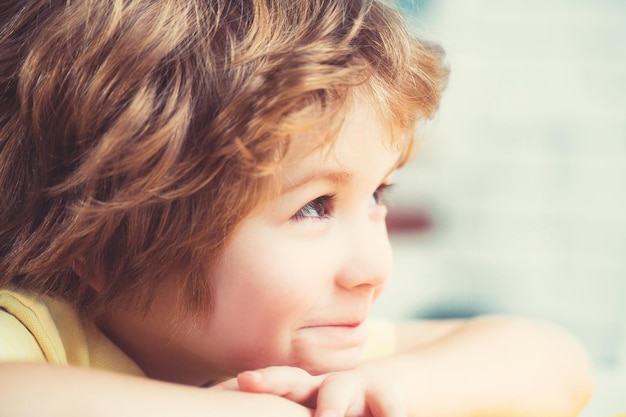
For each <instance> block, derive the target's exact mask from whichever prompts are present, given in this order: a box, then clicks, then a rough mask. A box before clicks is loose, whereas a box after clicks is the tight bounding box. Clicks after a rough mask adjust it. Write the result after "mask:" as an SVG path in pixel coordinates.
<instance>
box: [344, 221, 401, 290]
mask: <svg viewBox="0 0 626 417" xmlns="http://www.w3.org/2000/svg"><path fill="white" fill-rule="evenodd" d="M365 223H366V224H362V223H361V224H355V225H354V226H353V227H351V228H349V229H348V230H346V231H345V232H344V233H345V239H344V242H345V246H344V247H343V250H342V255H343V259H342V263H341V267H340V269H339V270H338V272H337V275H336V279H335V281H336V283H337V285H339V286H341V287H343V288H346V289H353V288H357V287H363V288H365V287H368V288H372V289H375V290H380V289H382V288H383V287H384V286H385V285H386V284H387V281H388V280H389V277H390V275H391V268H392V253H391V244H390V242H389V236H388V235H387V227H386V225H385V222H384V220H383V221H382V222H381V221H377V222H371V221H370V222H365Z"/></svg>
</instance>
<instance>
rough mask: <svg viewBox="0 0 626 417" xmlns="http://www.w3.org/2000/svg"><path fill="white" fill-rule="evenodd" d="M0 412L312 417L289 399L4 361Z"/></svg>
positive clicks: (24, 416)
mask: <svg viewBox="0 0 626 417" xmlns="http://www.w3.org/2000/svg"><path fill="white" fill-rule="evenodd" d="M0 375H1V377H0V416H21V417H30V416H33V417H57V416H58V417H61V416H63V417H101V416H102V417H104V416H107V417H108V416H119V417H124V416H129V417H131V416H132V417H142V416H146V417H160V416H167V417H171V416H185V417H191V416H225V415H228V416H233V417H236V416H242V417H244V416H246V417H247V416H255V417H256V416H268V417H269V416H286V417H287V416H289V417H311V415H312V412H311V410H309V409H307V408H305V407H303V406H300V405H299V404H296V403H294V402H291V401H288V400H286V399H284V398H281V397H277V396H272V395H266V394H250V393H244V392H236V391H227V390H219V389H206V388H196V387H188V386H183V385H176V384H170V383H165V382H158V381H153V380H149V379H145V378H138V377H129V376H126V375H119V374H114V373H109V372H103V371H94V370H89V369H83V368H74V367H65V366H63V367H62V366H56V365H49V364H35V363H0Z"/></svg>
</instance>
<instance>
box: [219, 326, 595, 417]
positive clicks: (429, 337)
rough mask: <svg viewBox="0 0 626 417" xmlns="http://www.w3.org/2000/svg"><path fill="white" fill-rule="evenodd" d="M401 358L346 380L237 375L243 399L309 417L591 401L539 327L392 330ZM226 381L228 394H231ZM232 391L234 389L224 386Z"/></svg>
mask: <svg viewBox="0 0 626 417" xmlns="http://www.w3.org/2000/svg"><path fill="white" fill-rule="evenodd" d="M397 330H398V346H397V347H398V349H397V350H398V354H397V355H396V356H393V357H390V358H386V359H381V360H376V361H371V362H366V363H364V364H362V365H361V366H359V367H358V368H356V369H354V370H350V371H344V372H336V373H331V374H328V375H320V376H311V375H308V374H306V372H304V371H302V370H298V369H294V368H284V367H283V368H280V367H278V368H268V369H265V370H259V372H256V373H253V374H254V377H253V375H251V374H250V373H243V374H241V375H240V376H239V378H238V380H237V381H236V383H237V385H238V386H239V388H240V389H242V390H245V391H252V392H270V393H274V394H277V395H281V396H284V397H285V398H288V399H291V400H293V401H297V402H301V403H304V404H307V401H310V400H311V398H316V401H317V402H316V403H314V404H310V405H312V406H313V405H314V406H315V407H316V408H317V411H316V416H320V415H321V414H322V411H323V410H328V409H332V410H335V411H336V414H338V415H344V414H348V415H352V414H355V415H362V414H365V415H368V416H374V417H392V416H396V415H401V414H400V413H401V412H400V411H399V410H406V412H407V414H408V415H409V416H423V415H424V416H429V417H452V416H481V417H490V416H493V417H502V416H507V417H514V416H523V417H533V416H537V417H572V416H575V415H577V414H578V413H579V412H580V410H581V409H582V408H583V406H584V404H585V403H586V402H587V400H588V399H589V396H590V393H591V383H590V369H589V365H588V361H587V357H586V354H585V353H584V351H583V350H582V349H581V347H580V346H579V344H578V343H577V342H576V341H575V340H574V339H572V338H571V337H570V336H569V335H568V334H566V333H564V332H563V331H561V330H560V329H557V328H555V327H553V326H550V325H547V324H543V323H540V322H534V321H528V320H521V319H513V318H503V317H484V318H476V319H472V320H458V321H423V322H409V323H404V324H401V325H399V326H398V329H397ZM233 382H234V381H230V382H229V383H228V384H233ZM231 386H232V385H231Z"/></svg>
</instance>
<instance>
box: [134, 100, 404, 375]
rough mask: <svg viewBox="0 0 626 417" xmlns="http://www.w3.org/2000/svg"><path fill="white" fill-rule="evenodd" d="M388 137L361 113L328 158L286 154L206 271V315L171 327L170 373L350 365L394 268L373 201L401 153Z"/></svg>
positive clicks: (367, 112) (380, 208)
mask: <svg viewBox="0 0 626 417" xmlns="http://www.w3.org/2000/svg"><path fill="white" fill-rule="evenodd" d="M387 137H388V131H387V129H385V128H384V127H383V126H382V124H381V123H379V121H378V118H377V116H376V114H375V112H374V111H373V110H371V109H369V107H368V106H366V105H361V106H357V107H356V110H355V111H353V112H352V113H351V114H350V115H349V116H348V120H347V121H346V124H345V126H344V129H343V131H342V133H341V135H340V137H339V138H338V140H337V142H336V144H335V147H334V148H333V152H332V153H331V154H329V153H328V152H323V151H315V152H313V153H307V152H306V151H307V150H308V149H307V150H305V149H296V150H294V152H292V154H291V156H290V157H289V158H288V160H287V161H286V163H285V164H284V166H283V169H282V171H281V175H282V180H283V184H284V191H283V193H282V194H280V195H279V196H278V197H277V198H275V199H273V200H272V201H270V203H269V204H268V205H267V206H263V207H260V208H259V209H258V210H257V211H256V212H254V213H253V214H251V215H250V216H249V217H248V218H247V219H246V220H244V221H243V223H241V225H240V227H239V228H238V229H237V230H236V232H235V234H234V235H233V238H232V240H230V241H229V244H228V245H227V246H226V248H225V252H224V253H223V256H222V257H221V258H220V259H219V262H218V263H217V265H216V266H215V267H214V268H213V270H212V271H211V275H210V277H208V279H210V281H211V285H212V294H213V300H214V305H213V308H212V309H211V311H210V313H209V314H207V317H201V318H199V319H198V321H196V324H195V327H190V328H189V329H188V331H185V330H187V329H186V328H185V327H184V326H185V325H184V324H182V323H178V326H179V329H180V330H183V331H181V333H179V334H177V336H176V337H175V338H174V340H170V341H169V345H168V347H167V349H168V350H171V351H173V353H174V355H173V356H174V357H175V359H174V358H170V359H174V361H181V362H183V363H184V364H183V363H181V364H180V365H182V366H181V367H180V368H179V369H184V368H187V369H189V368H195V370H196V371H199V370H200V369H205V370H206V372H207V374H208V375H210V374H211V373H213V376H218V375H215V374H216V373H217V374H224V375H228V374H232V373H234V372H238V371H241V370H246V369H255V368H260V367H266V366H270V365H291V366H298V367H301V368H304V369H306V370H307V371H309V372H311V373H322V372H328V371H333V370H340V369H345V368H349V367H352V366H354V365H356V363H357V361H358V359H359V355H360V351H361V348H362V346H363V343H364V341H365V338H366V328H365V325H364V324H363V321H364V320H365V318H366V317H367V314H368V312H369V310H370V307H371V306H372V303H373V302H374V300H375V299H376V297H377V296H378V294H379V293H380V291H381V290H382V289H383V287H384V286H385V284H386V282H387V280H388V278H389V275H390V270H391V264H392V260H391V250H390V245H389V240H388V237H387V230H386V225H385V214H386V208H385V206H384V205H383V204H381V203H380V201H379V199H380V194H382V191H383V189H384V187H385V185H388V184H389V176H390V174H391V173H392V171H393V170H394V169H395V167H396V164H397V161H398V158H399V152H396V151H392V150H390V149H388V148H387V147H386V146H385V145H384V144H383V142H385V141H386V139H387ZM311 138H313V135H311ZM311 142H312V140H309V141H308V143H311ZM329 155H330V156H329ZM303 156H304V158H303ZM155 304H158V303H155ZM156 308H157V309H159V308H160V309H161V311H153V314H150V316H151V317H154V318H155V319H153V320H151V323H152V324H149V325H150V326H151V327H152V326H156V327H157V328H153V329H152V331H156V332H159V331H161V332H162V333H163V332H165V331H166V330H165V329H162V330H159V328H158V326H161V327H165V326H164V325H163V324H161V322H159V319H158V318H157V317H159V316H160V317H161V318H163V317H167V311H164V310H165V308H166V307H156ZM155 313H156V314H155ZM147 324H148V323H145V324H144V325H147ZM144 329H145V328H144Z"/></svg>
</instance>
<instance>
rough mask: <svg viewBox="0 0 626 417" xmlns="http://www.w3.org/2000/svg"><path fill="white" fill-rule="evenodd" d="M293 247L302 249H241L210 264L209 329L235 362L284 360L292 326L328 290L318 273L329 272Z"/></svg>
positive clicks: (314, 307)
mask: <svg viewBox="0 0 626 417" xmlns="http://www.w3.org/2000/svg"><path fill="white" fill-rule="evenodd" d="M292 252H293V253H292ZM297 253H302V252H301V249H299V250H293V248H292V249H291V250H288V251H283V252H282V254H280V255H277V252H275V251H268V248H259V250H257V251H254V253H250V254H247V255H245V254H243V253H242V252H241V251H240V252H239V253H238V255H239V256H238V259H233V258H228V257H225V258H224V263H223V264H222V265H225V266H223V267H221V268H218V269H216V270H215V274H214V276H213V279H214V282H213V284H214V296H215V309H214V311H213V313H214V315H213V320H211V322H212V326H211V334H212V337H216V338H219V339H220V341H221V342H220V343H221V346H222V349H223V352H222V354H223V355H225V356H229V357H230V361H232V362H233V363H234V364H236V365H235V366H237V367H239V368H241V369H252V368H258V367H264V366H268V365H276V364H289V363H290V362H291V358H292V357H293V345H292V341H293V340H292V339H293V332H294V330H295V329H297V328H298V326H299V325H300V324H301V323H303V322H304V321H305V320H306V319H307V318H308V317H309V316H310V315H311V314H314V312H315V311H317V310H318V309H319V308H320V306H322V305H323V304H324V300H325V299H326V298H327V294H329V292H330V291H331V290H332V287H331V288H329V285H328V282H329V280H324V279H323V276H331V275H330V274H329V273H328V272H327V271H323V267H322V265H321V264H320V263H319V262H313V261H312V260H311V258H310V257H307V258H306V259H302V256H300V257H296V254H297ZM305 253H306V252H305ZM277 256H280V258H281V259H277ZM313 259H316V258H313ZM269 260H273V261H269Z"/></svg>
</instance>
